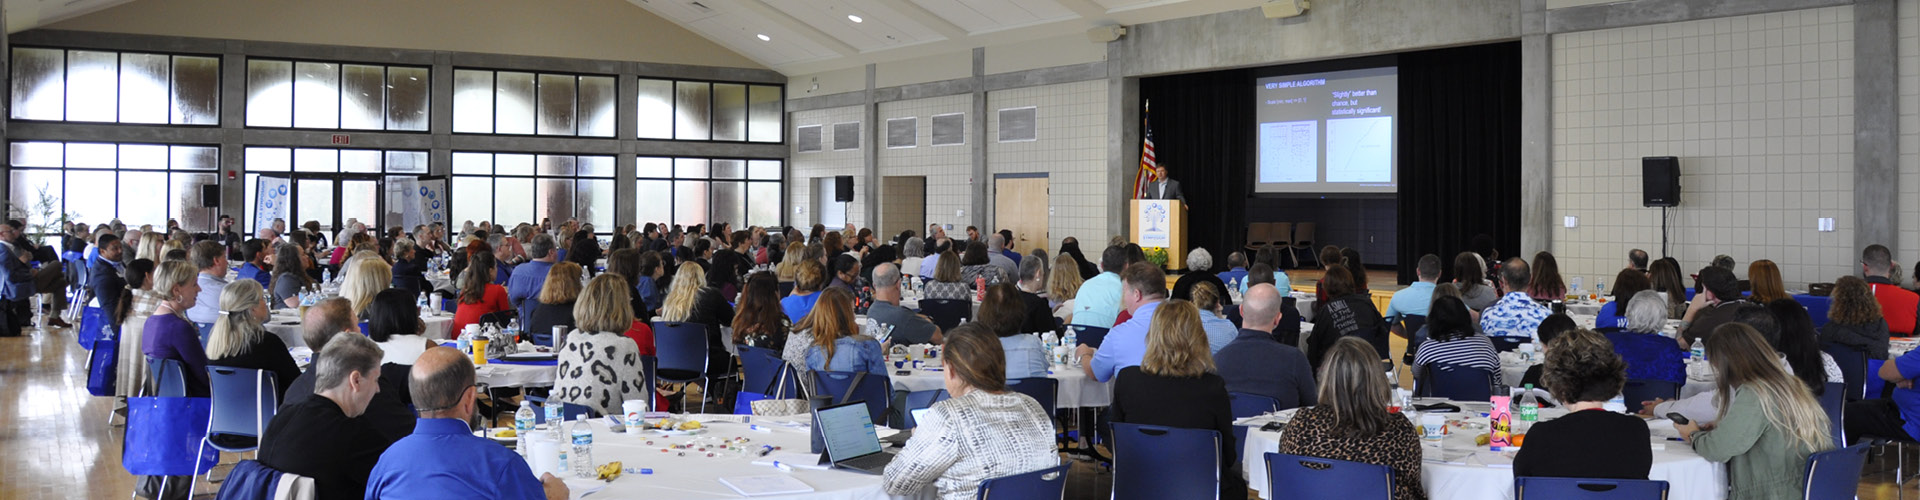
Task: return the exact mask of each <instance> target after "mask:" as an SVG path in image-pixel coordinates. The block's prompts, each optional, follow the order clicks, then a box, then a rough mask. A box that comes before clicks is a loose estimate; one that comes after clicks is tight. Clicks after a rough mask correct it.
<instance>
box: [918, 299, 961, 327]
mask: <svg viewBox="0 0 1920 500" xmlns="http://www.w3.org/2000/svg"><path fill="white" fill-rule="evenodd" d="M920 313H921V314H925V315H927V318H930V319H932V320H933V324H936V325H940V330H941V331H952V330H953V329H954V327H958V326H960V321H961V320H971V319H973V303H972V302H971V301H966V300H957V299H926V300H922V301H920Z"/></svg>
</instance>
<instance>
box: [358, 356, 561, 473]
mask: <svg viewBox="0 0 1920 500" xmlns="http://www.w3.org/2000/svg"><path fill="white" fill-rule="evenodd" d="M474 377H475V375H474V371H473V362H472V361H469V360H467V356H466V355H465V354H462V353H461V352H460V351H457V350H454V349H453V348H451V347H435V348H433V349H429V350H427V352H426V353H424V354H421V355H420V360H419V361H416V362H415V363H414V365H413V371H412V373H411V374H410V376H409V377H408V380H407V391H408V392H410V393H412V394H413V401H414V403H415V406H417V407H418V408H419V410H420V421H419V423H418V424H416V425H414V433H413V435H411V436H407V437H405V438H402V439H401V440H400V441H398V442H395V443H393V446H391V447H388V448H387V451H386V453H382V454H380V462H379V463H378V464H375V465H374V466H373V473H372V475H371V476H369V477H368V478H367V491H366V496H365V497H366V498H474V499H490V498H500V499H523V500H524V499H536V498H546V499H547V500H560V499H564V498H569V494H568V491H567V485H566V484H565V483H561V482H560V478H557V477H553V475H552V474H544V475H542V476H541V477H540V478H539V479H535V478H534V477H533V473H532V472H531V470H532V469H530V468H529V467H528V466H527V461H526V459H523V458H520V455H518V454H515V453H514V452H513V450H509V449H507V448H506V447H503V446H500V445H499V444H496V443H494V442H493V441H492V440H489V439H487V438H483V437H479V436H475V435H473V427H472V419H473V416H474V406H475V403H474V390H475V389H474V387H473V382H474Z"/></svg>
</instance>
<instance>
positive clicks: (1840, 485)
mask: <svg viewBox="0 0 1920 500" xmlns="http://www.w3.org/2000/svg"><path fill="white" fill-rule="evenodd" d="M1866 463H1867V445H1865V444H1856V445H1853V446H1848V447H1845V448H1836V449H1832V450H1827V451H1823V452H1819V453H1815V454H1812V455H1809V456H1807V491H1806V495H1805V496H1804V497H1803V498H1806V499H1808V500H1814V499H1829V498H1853V496H1854V494H1856V493H1858V492H1859V491H1860V468H1861V467H1863V466H1865V465H1866Z"/></svg>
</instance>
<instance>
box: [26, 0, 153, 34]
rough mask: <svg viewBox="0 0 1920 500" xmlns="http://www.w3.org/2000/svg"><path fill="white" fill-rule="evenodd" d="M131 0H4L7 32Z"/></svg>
mask: <svg viewBox="0 0 1920 500" xmlns="http://www.w3.org/2000/svg"><path fill="white" fill-rule="evenodd" d="M131 1H133V0H5V2H4V3H3V4H0V5H4V7H0V8H5V9H6V11H7V14H6V16H7V32H8V33H14V32H19V31H25V30H29V29H33V28H37V27H40V26H45V25H48V24H53V23H55V22H58V21H64V20H67V19H71V18H74V17H79V16H80V15H82V14H86V13H89V12H93V11H97V10H101V9H105V8H107V7H112V6H115V5H120V4H123V3H127V2H131Z"/></svg>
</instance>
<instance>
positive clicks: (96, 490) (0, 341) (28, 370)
mask: <svg viewBox="0 0 1920 500" xmlns="http://www.w3.org/2000/svg"><path fill="white" fill-rule="evenodd" d="M1295 279H1300V278H1295ZM1394 346H1395V347H1394V351H1395V352H1399V351H1401V350H1403V349H1405V345H1404V343H1403V342H1399V341H1398V340H1397V339H1396V341H1395V342H1394ZM86 367H87V351H86V350H84V349H81V348H80V347H79V346H78V345H77V343H75V342H74V339H73V334H72V333H71V331H70V330H64V329H56V330H53V331H52V332H51V333H49V332H45V331H40V330H35V329H29V330H28V331H27V335H26V336H22V337H18V338H0V397H4V398H5V399H4V400H0V422H6V423H7V424H6V425H4V426H0V500H13V499H23V500H24V499H34V500H39V499H51V498H93V499H120V498H128V496H129V494H130V493H131V492H132V491H133V483H134V480H133V477H132V476H130V475H128V474H127V473H126V471H125V470H124V469H122V468H121V467H120V444H121V433H122V431H123V428H122V427H119V426H109V425H108V424H107V420H106V418H107V415H108V414H109V412H110V411H111V410H112V406H113V399H112V398H106V397H99V398H96V397H92V396H89V395H88V394H87V391H86ZM1401 371H1402V373H1401V377H1400V378H1401V380H1403V381H1411V380H1412V377H1409V376H1407V375H1406V373H1405V368H1402V370H1401ZM116 422H118V421H117V420H116ZM1886 453H1889V455H1887V456H1885V457H1884V459H1882V460H1878V461H1874V462H1870V463H1869V464H1868V465H1867V470H1868V471H1870V472H1869V473H1868V474H1865V475H1864V478H1863V480H1862V484H1861V487H1860V498H1863V499H1891V498H1895V495H1894V489H1893V486H1892V484H1891V483H1892V481H1891V478H1892V476H1893V473H1892V460H1891V459H1892V456H1891V455H1890V454H1891V453H1892V451H1891V450H1888V451H1887V452H1886ZM1908 454H1909V455H1910V456H1909V457H1908V458H1907V460H1906V463H1907V464H1909V466H1908V472H1907V473H1908V474H1913V473H1914V471H1915V470H1916V469H1920V466H1916V465H1913V464H1920V450H1913V449H1909V453H1908ZM237 458H238V457H237V456H236V455H233V454H228V455H226V456H224V457H223V461H224V462H227V463H231V462H233V461H234V460H236V459H237ZM1883 469H1884V470H1885V471H1886V472H1873V471H1881V470H1883ZM224 473H225V467H222V468H220V469H218V470H216V472H215V473H214V477H215V478H216V479H217V478H219V477H221V476H222V475H223V474H224ZM1112 480H1113V476H1112V473H1111V472H1110V471H1109V470H1108V469H1106V468H1104V467H1102V466H1100V465H1098V464H1095V463H1091V462H1075V463H1074V465H1073V467H1072V468H1071V471H1070V472H1069V474H1068V483H1067V498H1071V499H1077V500H1096V499H1104V498H1108V497H1109V495H1110V492H1111V490H1112V486H1111V485H1112ZM1915 484H1917V483H1916V482H1912V481H1910V482H1909V483H1908V485H1909V486H1908V487H1907V496H1909V497H1913V498H1920V490H1916V489H1915V487H1914V486H1913V485H1915ZM215 487H217V483H216V484H214V485H208V484H206V483H202V484H201V487H200V491H201V495H200V496H199V498H201V499H205V498H212V497H211V495H212V493H211V490H212V488H215Z"/></svg>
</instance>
